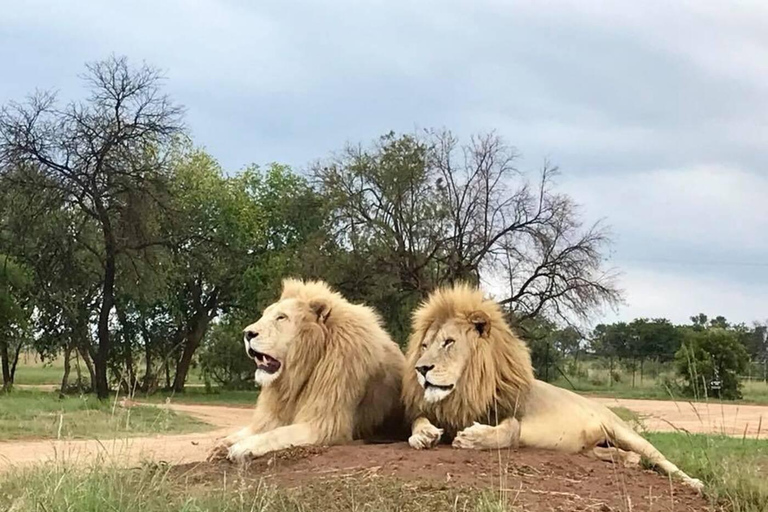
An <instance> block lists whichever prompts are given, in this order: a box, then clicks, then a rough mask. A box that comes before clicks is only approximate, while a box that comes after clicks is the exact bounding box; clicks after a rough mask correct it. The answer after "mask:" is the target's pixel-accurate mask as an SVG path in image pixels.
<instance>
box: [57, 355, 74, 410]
mask: <svg viewBox="0 0 768 512" xmlns="http://www.w3.org/2000/svg"><path fill="white" fill-rule="evenodd" d="M71 355H72V348H71V347H65V348H64V376H63V377H62V378H61V388H60V389H59V396H60V397H61V398H64V396H65V395H66V392H67V385H68V384H69V370H70V366H71V365H70V357H71Z"/></svg>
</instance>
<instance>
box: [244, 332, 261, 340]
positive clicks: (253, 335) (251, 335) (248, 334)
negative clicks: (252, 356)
mask: <svg viewBox="0 0 768 512" xmlns="http://www.w3.org/2000/svg"><path fill="white" fill-rule="evenodd" d="M258 336H259V333H257V332H256V331H245V341H251V340H252V339H254V338H256V337H258Z"/></svg>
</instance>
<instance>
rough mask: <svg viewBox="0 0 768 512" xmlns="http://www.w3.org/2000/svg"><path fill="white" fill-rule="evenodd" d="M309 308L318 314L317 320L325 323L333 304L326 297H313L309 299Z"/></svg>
mask: <svg viewBox="0 0 768 512" xmlns="http://www.w3.org/2000/svg"><path fill="white" fill-rule="evenodd" d="M309 309H311V310H312V312H313V313H314V314H315V315H317V321H318V322H320V323H325V321H326V320H327V319H328V315H330V314H331V305H330V304H328V301H326V300H324V299H312V300H311V301H309Z"/></svg>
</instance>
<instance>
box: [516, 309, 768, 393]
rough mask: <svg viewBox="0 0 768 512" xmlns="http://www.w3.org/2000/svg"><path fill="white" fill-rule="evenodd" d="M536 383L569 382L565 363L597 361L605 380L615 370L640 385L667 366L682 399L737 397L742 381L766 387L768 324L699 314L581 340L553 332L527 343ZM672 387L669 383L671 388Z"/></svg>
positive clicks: (572, 333)
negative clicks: (655, 367) (603, 365)
mask: <svg viewBox="0 0 768 512" xmlns="http://www.w3.org/2000/svg"><path fill="white" fill-rule="evenodd" d="M529 343H531V345H532V348H533V355H534V361H535V363H536V365H537V367H538V368H539V375H540V378H545V379H548V378H549V377H550V376H551V377H552V379H556V378H558V377H561V376H562V377H565V378H566V379H567V378H568V376H567V375H566V374H567V373H568V369H567V368H565V367H564V363H565V361H570V362H572V363H573V362H576V363H578V361H579V359H580V358H582V359H583V358H585V357H599V358H601V359H603V360H605V361H607V364H608V370H609V376H610V378H614V377H616V376H618V374H617V373H616V371H615V369H616V370H618V368H619V367H621V368H622V369H625V370H627V371H629V372H631V374H632V380H633V384H634V380H635V378H636V376H637V377H638V378H639V379H640V380H642V379H643V374H644V366H645V364H646V363H648V362H654V363H668V364H671V365H672V366H673V367H674V368H675V371H676V373H677V375H678V376H679V379H680V386H679V387H680V389H679V391H681V392H682V393H684V394H686V395H689V396H695V397H700V398H703V397H707V396H709V397H720V398H726V399H734V398H740V397H741V379H740V377H741V376H744V375H746V374H747V373H749V370H750V369H755V373H754V375H753V377H755V378H757V379H760V380H763V381H765V382H768V323H759V322H755V323H753V324H752V325H746V324H743V323H740V324H732V323H730V322H728V320H727V319H726V318H724V317H722V316H717V317H714V318H708V317H707V315H705V314H702V313H700V314H698V315H695V316H692V317H691V318H690V323H688V324H684V325H674V324H673V323H672V322H670V321H669V320H667V319H664V318H657V319H645V318H640V319H636V320H634V321H632V322H629V323H627V322H618V323H614V324H601V325H597V326H596V327H595V328H594V330H593V331H592V332H591V333H589V334H587V335H581V333H579V332H578V331H577V330H576V329H573V328H567V329H564V330H552V331H550V332H548V333H545V335H544V336H542V337H540V338H539V339H535V340H531V341H529ZM672 384H673V385H674V383H672Z"/></svg>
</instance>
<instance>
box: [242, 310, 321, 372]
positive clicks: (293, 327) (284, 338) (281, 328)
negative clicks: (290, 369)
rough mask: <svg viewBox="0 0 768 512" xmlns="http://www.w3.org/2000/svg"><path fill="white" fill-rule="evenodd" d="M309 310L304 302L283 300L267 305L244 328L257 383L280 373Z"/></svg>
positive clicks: (309, 312) (247, 350)
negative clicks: (256, 318)
mask: <svg viewBox="0 0 768 512" xmlns="http://www.w3.org/2000/svg"><path fill="white" fill-rule="evenodd" d="M311 313H312V312H311V310H310V308H309V306H308V305H307V304H306V303H304V302H302V301H299V300H297V299H293V298H291V299H283V300H280V301H278V302H275V303H274V304H272V305H271V306H269V307H267V308H266V309H265V310H264V313H263V314H262V316H261V318H260V319H259V320H258V321H257V322H256V323H253V324H251V325H249V326H248V327H246V328H245V330H244V335H243V341H244V342H245V351H246V352H247V353H248V357H250V358H252V359H253V360H254V361H255V362H256V375H255V380H256V383H257V384H259V385H260V386H266V385H267V384H269V383H271V382H273V381H274V380H275V379H277V378H278V377H279V376H280V374H281V373H282V372H283V369H284V366H285V362H286V359H287V356H288V351H289V349H290V347H291V344H292V343H293V342H294V340H295V339H296V338H297V336H298V335H299V329H300V328H301V326H302V325H303V324H304V323H305V322H307V321H308V317H309V316H310V315H311Z"/></svg>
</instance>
